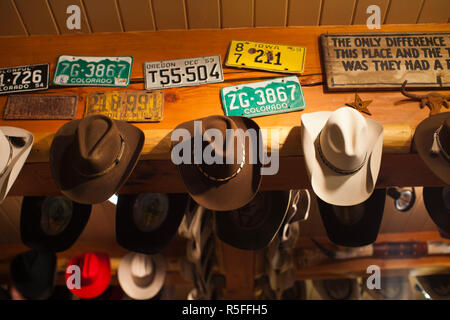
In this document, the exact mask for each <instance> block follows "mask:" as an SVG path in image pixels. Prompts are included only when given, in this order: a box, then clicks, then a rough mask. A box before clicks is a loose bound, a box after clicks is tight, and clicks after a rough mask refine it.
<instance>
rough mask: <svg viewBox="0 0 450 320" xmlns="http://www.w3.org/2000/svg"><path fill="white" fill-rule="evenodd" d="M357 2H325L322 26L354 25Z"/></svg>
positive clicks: (343, 0) (349, 0) (341, 0)
mask: <svg viewBox="0 0 450 320" xmlns="http://www.w3.org/2000/svg"><path fill="white" fill-rule="evenodd" d="M354 7H355V0H323V3H322V15H321V17H320V24H321V25H349V24H351V23H352V17H353V9H354Z"/></svg>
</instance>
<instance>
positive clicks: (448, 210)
mask: <svg viewBox="0 0 450 320" xmlns="http://www.w3.org/2000/svg"><path fill="white" fill-rule="evenodd" d="M423 202H424V204H425V208H426V209H427V211H428V214H429V215H430V217H431V219H432V220H433V222H434V223H435V224H436V226H437V227H438V228H439V230H440V231H442V232H443V233H444V234H450V187H424V188H423Z"/></svg>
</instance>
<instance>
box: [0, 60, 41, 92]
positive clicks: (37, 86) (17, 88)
mask: <svg viewBox="0 0 450 320" xmlns="http://www.w3.org/2000/svg"><path fill="white" fill-rule="evenodd" d="M48 70H49V64H48V63H45V64H34V65H28V66H19V67H11V68H4V69H0V94H8V93H14V92H27V91H35V90H45V89H48Z"/></svg>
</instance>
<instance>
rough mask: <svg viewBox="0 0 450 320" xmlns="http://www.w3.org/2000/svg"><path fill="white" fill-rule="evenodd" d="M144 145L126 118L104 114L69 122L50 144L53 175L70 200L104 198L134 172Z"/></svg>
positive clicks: (102, 199) (86, 201)
mask: <svg viewBox="0 0 450 320" xmlns="http://www.w3.org/2000/svg"><path fill="white" fill-rule="evenodd" d="M143 145H144V133H143V132H142V131H141V130H140V129H138V128H136V127H135V126H133V125H131V124H128V123H127V122H125V121H119V120H112V119H110V118H108V117H106V116H104V115H92V116H88V117H86V118H84V119H81V120H73V121H70V122H68V123H66V124H65V125H63V126H62V127H61V128H60V129H59V130H58V131H57V132H56V134H55V138H54V139H53V142H52V145H51V147H50V168H51V172H52V176H53V178H54V180H55V182H56V185H57V186H58V187H59V189H61V192H62V193H63V194H64V195H65V196H66V197H68V198H69V199H71V200H73V201H76V202H79V203H85V204H93V203H100V202H103V201H106V200H108V199H109V198H110V197H111V196H112V195H113V194H114V193H115V192H116V191H117V190H119V189H120V187H121V186H122V185H123V184H124V183H125V181H126V180H127V178H128V177H129V175H130V174H131V172H132V171H133V169H134V167H135V166H136V163H137V161H138V157H139V153H140V152H141V150H142V147H143Z"/></svg>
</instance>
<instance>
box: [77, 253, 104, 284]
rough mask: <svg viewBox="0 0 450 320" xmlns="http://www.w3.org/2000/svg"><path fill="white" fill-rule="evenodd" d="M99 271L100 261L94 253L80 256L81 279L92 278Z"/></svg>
mask: <svg viewBox="0 0 450 320" xmlns="http://www.w3.org/2000/svg"><path fill="white" fill-rule="evenodd" d="M100 272H101V270H100V261H99V259H98V258H97V256H96V255H95V254H94V253H91V252H89V253H86V254H85V255H84V257H82V263H81V273H82V274H81V276H82V278H83V279H93V278H95V277H97V276H98V274H99V273H100Z"/></svg>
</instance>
